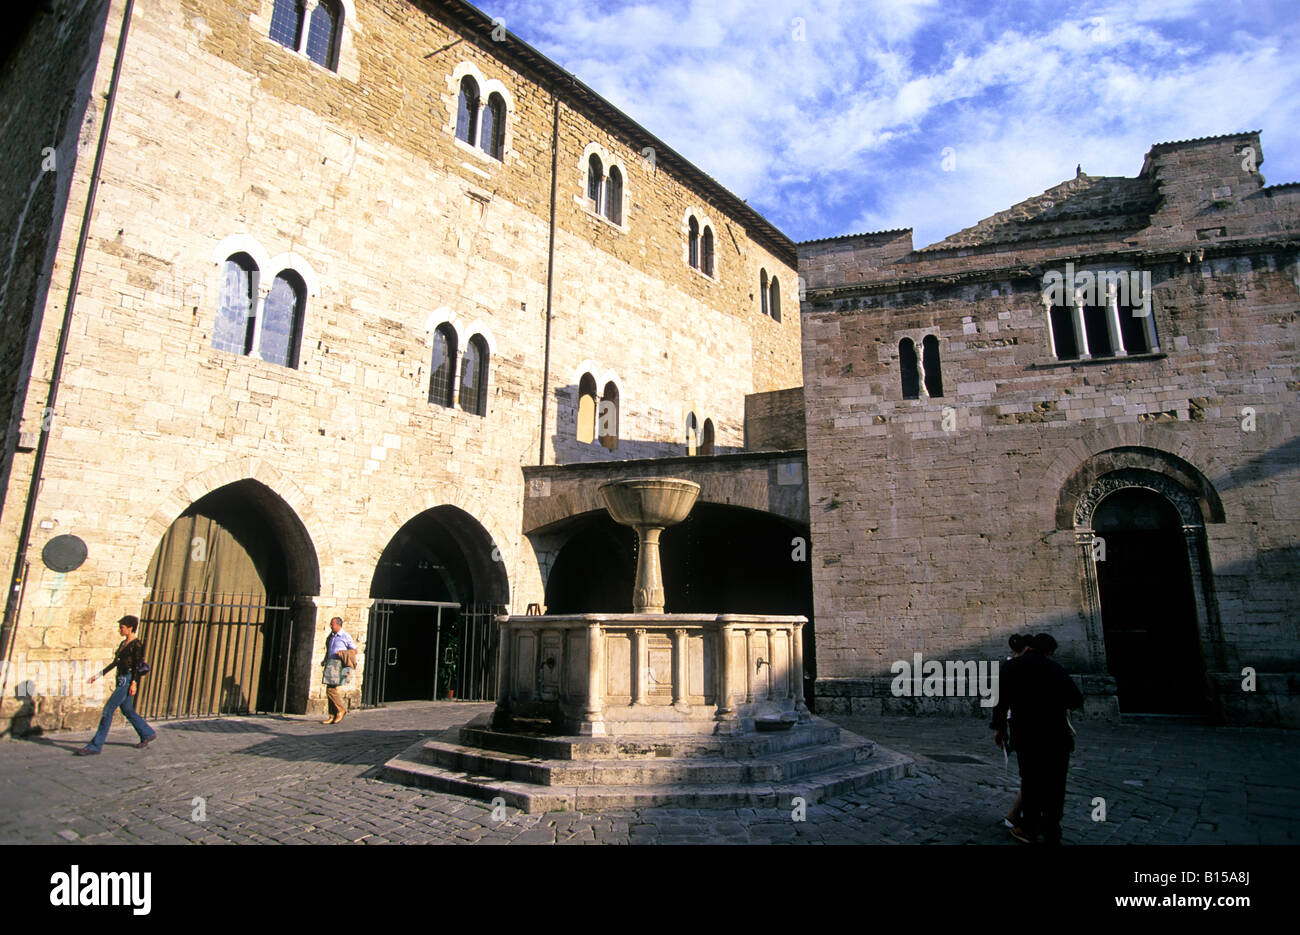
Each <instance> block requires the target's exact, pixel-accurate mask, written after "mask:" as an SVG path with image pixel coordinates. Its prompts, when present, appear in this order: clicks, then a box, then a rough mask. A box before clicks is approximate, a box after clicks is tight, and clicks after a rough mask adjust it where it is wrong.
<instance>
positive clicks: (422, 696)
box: [362, 506, 510, 705]
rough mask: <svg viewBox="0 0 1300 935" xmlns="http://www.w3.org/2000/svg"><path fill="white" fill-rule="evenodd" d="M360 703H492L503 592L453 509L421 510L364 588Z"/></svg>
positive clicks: (475, 526) (481, 534) (478, 538)
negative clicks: (367, 601) (366, 607)
mask: <svg viewBox="0 0 1300 935" xmlns="http://www.w3.org/2000/svg"><path fill="white" fill-rule="evenodd" d="M370 597H371V598H373V599H374V604H373V605H371V610H370V627H369V630H368V635H367V641H366V671H365V678H364V681H363V684H362V702H363V704H366V705H381V704H385V703H388V702H394V701H411V700H417V699H419V700H427V699H432V698H442V697H446V696H447V694H448V692H450V693H451V694H452V695H453V696H454V697H456V698H469V699H478V700H491V699H493V698H495V697H496V626H495V622H494V618H495V616H496V615H497V614H498V613H503V612H504V611H505V606H506V603H507V602H508V601H509V599H510V591H509V584H508V581H507V578H506V574H505V564H504V562H503V561H502V560H501V553H500V552H499V551H498V550H497V548H496V546H495V545H494V544H493V542H492V539H491V537H490V536H489V535H488V533H487V530H485V529H484V528H483V527H482V525H481V524H479V522H478V521H477V520H475V519H474V518H473V517H472V516H470V515H469V514H468V513H466V512H464V511H463V510H460V509H457V508H456V507H453V506H440V507H434V508H433V509H430V510H426V511H424V512H423V513H421V514H420V515H418V516H416V517H415V518H414V519H411V520H410V521H408V522H407V523H406V524H405V525H404V526H402V528H401V529H399V530H398V531H397V534H396V535H394V536H393V538H392V539H391V540H390V541H389V543H388V545H387V546H386V547H385V549H384V551H383V554H382V555H381V556H380V557H379V562H378V564H377V565H376V566H375V574H374V578H373V579H372V582H371V586H370Z"/></svg>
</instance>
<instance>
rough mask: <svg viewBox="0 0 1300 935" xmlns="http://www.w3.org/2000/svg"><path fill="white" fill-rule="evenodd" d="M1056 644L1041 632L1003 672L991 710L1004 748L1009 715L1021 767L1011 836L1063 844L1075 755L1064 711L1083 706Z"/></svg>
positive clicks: (996, 737)
mask: <svg viewBox="0 0 1300 935" xmlns="http://www.w3.org/2000/svg"><path fill="white" fill-rule="evenodd" d="M1054 652H1056V640H1054V639H1053V638H1052V637H1051V636H1049V635H1048V634H1046V633H1040V634H1038V635H1037V636H1035V637H1033V639H1032V640H1031V641H1030V645H1029V651H1028V652H1026V653H1024V654H1023V655H1021V656H1018V657H1017V658H1015V659H1012V660H1011V661H1010V662H1008V663H1006V665H1004V666H1003V667H1002V675H1001V678H1000V680H999V682H1000V691H999V696H998V703H997V706H996V707H995V708H994V709H993V723H992V724H991V725H990V726H991V727H992V728H993V731H994V734H993V742H994V743H995V744H997V745H998V746H999V747H1002V748H1005V747H1006V743H1007V733H1006V730H1007V715H1008V712H1010V716H1011V720H1012V723H1014V724H1015V728H1016V756H1017V761H1018V762H1019V764H1020V791H1021V794H1022V795H1023V797H1024V801H1023V804H1022V805H1021V823H1020V825H1019V827H1015V828H1012V829H1011V836H1012V837H1014V838H1015V839H1016V840H1018V841H1023V842H1025V843H1029V842H1031V841H1033V840H1035V839H1036V838H1037V837H1038V835H1039V834H1041V835H1042V836H1043V841H1044V843H1046V844H1059V843H1060V842H1061V815H1062V814H1063V813H1064V811H1065V777H1066V773H1067V772H1068V770H1069V768H1070V753H1071V752H1073V750H1074V735H1073V732H1072V731H1071V729H1070V724H1069V721H1068V719H1067V717H1066V712H1067V711H1068V710H1070V709H1071V708H1081V707H1083V695H1081V694H1080V693H1079V689H1078V688H1077V687H1076V686H1075V684H1074V681H1073V680H1072V679H1071V678H1070V676H1069V675H1068V674H1067V673H1066V671H1065V669H1063V668H1062V667H1061V666H1060V665H1059V664H1058V663H1056V662H1054V661H1053V660H1052V658H1051V657H1052V654H1053V653H1054Z"/></svg>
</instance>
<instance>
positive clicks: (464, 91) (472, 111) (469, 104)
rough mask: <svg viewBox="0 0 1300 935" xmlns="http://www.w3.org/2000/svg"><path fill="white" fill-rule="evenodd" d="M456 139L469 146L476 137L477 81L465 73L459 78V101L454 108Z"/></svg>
mask: <svg viewBox="0 0 1300 935" xmlns="http://www.w3.org/2000/svg"><path fill="white" fill-rule="evenodd" d="M456 139H458V140H463V141H464V142H466V143H468V144H469V145H470V146H473V145H474V142H475V140H477V139H478V82H477V81H475V80H474V79H473V78H471V77H470V76H469V75H466V76H465V77H464V78H461V79H460V102H459V104H458V106H457V109H456Z"/></svg>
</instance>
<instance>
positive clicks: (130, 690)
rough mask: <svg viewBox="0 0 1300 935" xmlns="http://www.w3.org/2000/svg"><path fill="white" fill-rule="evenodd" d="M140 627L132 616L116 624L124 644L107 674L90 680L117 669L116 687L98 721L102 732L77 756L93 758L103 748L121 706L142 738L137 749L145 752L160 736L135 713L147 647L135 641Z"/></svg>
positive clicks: (108, 668)
mask: <svg viewBox="0 0 1300 935" xmlns="http://www.w3.org/2000/svg"><path fill="white" fill-rule="evenodd" d="M139 625H140V620H139V618H137V617H132V616H129V615H128V616H126V617H123V618H122V619H121V620H119V621H118V622H117V632H118V633H120V634H121V635H122V643H121V645H119V646H118V647H117V652H116V653H115V654H114V656H113V661H112V662H111V663H109V664H108V665H107V666H106V667H105V668H104V671H103V672H99V673H96V674H95V675H92V676H91V677H90V681H91V683H92V684H93V683H94V681H95V679H97V678H99V677H100V676H101V675H107V674H108V673H109V672H112V671H113V670H114V669H117V688H116V689H115V690H114V691H113V694H111V695H109V696H108V702H107V703H106V704H105V705H104V716H103V717H102V718H100V719H99V730H98V731H96V732H95V737H94V739H93V740H91V741H90V743H89V744H87V745H86V746H85V747H84V748H82V749H80V750H78V751H77V756H93V755H94V754H96V753H99V751H100V750H102V749H103V748H104V740H105V738H107V737H108V729H109V727H111V726H112V724H113V712H114V711H116V710H117V709H118V708H119V707H120V708H121V709H122V713H123V714H124V715H126V719H127V720H128V721H130V722H131V726H132V727H134V728H135V732H136V733H137V734H139V735H140V742H139V743H138V744H136V747H137V748H138V749H141V750H143V749H144V748H145V747H147V746H149V744H150V743H152V742H153V739H154V738H155V737H157V736H158V732H157V731H155V730H154V729H153V728H152V727H150V726H149V725H148V723H146V722H145V719H144V718H142V717H140V715H138V714H136V713H135V704H134V703H133V702H132V698H133V697H134V696H135V683H136V679H137V677H138V673H139V671H140V668H141V667H142V665H143V664H144V644H143V643H141V642H140V641H139V640H138V639H136V635H135V630H136V627H138V626H139Z"/></svg>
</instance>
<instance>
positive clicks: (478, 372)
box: [460, 334, 488, 416]
mask: <svg viewBox="0 0 1300 935" xmlns="http://www.w3.org/2000/svg"><path fill="white" fill-rule="evenodd" d="M487 376H488V349H487V342H486V341H484V340H483V338H482V336H481V335H477V334H476V335H474V337H472V338H470V339H469V343H467V344H466V345H465V356H464V357H463V358H462V359H461V362H460V408H461V409H464V410H465V411H466V412H472V413H473V414H474V415H476V416H483V415H487Z"/></svg>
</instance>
